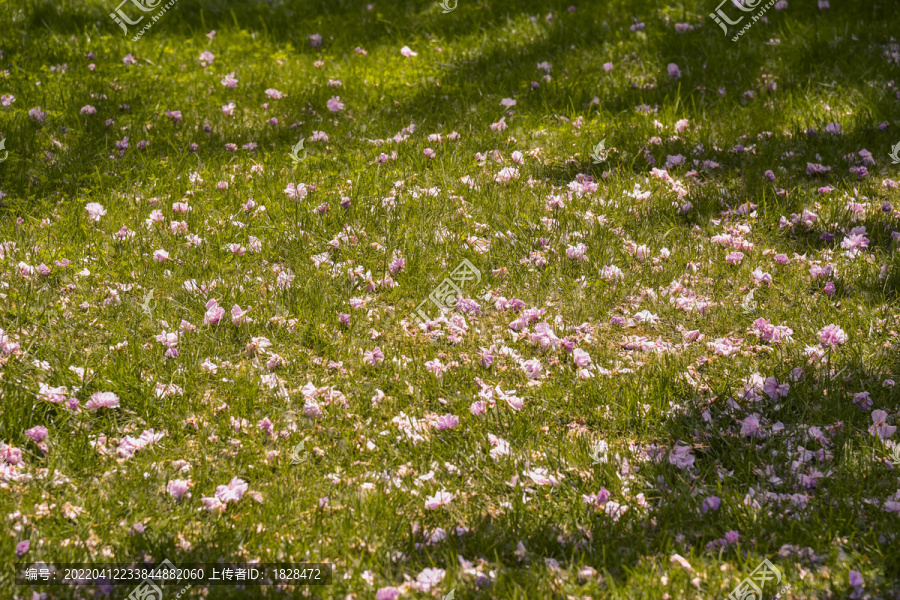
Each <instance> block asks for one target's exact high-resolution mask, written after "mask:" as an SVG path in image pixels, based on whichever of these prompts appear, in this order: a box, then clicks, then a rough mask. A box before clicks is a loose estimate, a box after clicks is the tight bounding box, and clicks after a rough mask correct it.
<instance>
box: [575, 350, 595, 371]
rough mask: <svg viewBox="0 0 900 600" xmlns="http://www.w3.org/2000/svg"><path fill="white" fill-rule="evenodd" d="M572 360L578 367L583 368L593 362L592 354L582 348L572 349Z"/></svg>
mask: <svg viewBox="0 0 900 600" xmlns="http://www.w3.org/2000/svg"><path fill="white" fill-rule="evenodd" d="M572 360H573V361H574V362H575V365H576V366H577V367H578V368H582V369H583V368H585V367H587V366H588V365H590V364H591V355H590V354H588V353H587V352H585V351H584V350H582V349H581V348H575V350H573V351H572Z"/></svg>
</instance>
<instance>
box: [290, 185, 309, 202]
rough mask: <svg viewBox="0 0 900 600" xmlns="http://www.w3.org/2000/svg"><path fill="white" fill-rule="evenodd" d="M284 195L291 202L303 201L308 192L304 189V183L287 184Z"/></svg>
mask: <svg viewBox="0 0 900 600" xmlns="http://www.w3.org/2000/svg"><path fill="white" fill-rule="evenodd" d="M284 193H285V194H287V195H288V198H290V199H292V200H303V199H304V198H306V195H307V193H308V190H307V188H306V184H304V183H297V184H293V183H289V184H287V187H286V188H285V189H284Z"/></svg>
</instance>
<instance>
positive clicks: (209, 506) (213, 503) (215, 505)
mask: <svg viewBox="0 0 900 600" xmlns="http://www.w3.org/2000/svg"><path fill="white" fill-rule="evenodd" d="M200 500H201V501H202V502H203V504H205V505H206V510H208V511H209V512H216V513H223V512H225V508H226V504H225V503H224V502H222V501H221V500H219V499H218V498H216V497H215V496H213V497H212V498H207V497H206V496H203V497H202V498H200Z"/></svg>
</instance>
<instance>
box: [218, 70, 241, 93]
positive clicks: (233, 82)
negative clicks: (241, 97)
mask: <svg viewBox="0 0 900 600" xmlns="http://www.w3.org/2000/svg"><path fill="white" fill-rule="evenodd" d="M237 84H238V80H237V79H235V77H234V71H232V72H231V73H229V74H228V75H226V76H225V77H223V78H222V85H224V86H225V87H227V88H229V89H234V88H236V87H237Z"/></svg>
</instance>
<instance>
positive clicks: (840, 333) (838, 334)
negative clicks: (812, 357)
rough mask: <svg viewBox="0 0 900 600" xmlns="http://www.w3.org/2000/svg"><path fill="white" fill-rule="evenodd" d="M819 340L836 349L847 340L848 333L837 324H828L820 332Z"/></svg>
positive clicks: (823, 344) (824, 344)
mask: <svg viewBox="0 0 900 600" xmlns="http://www.w3.org/2000/svg"><path fill="white" fill-rule="evenodd" d="M819 341H820V342H821V343H822V346H823V347H824V346H827V347H829V348H831V349H832V350H834V349H835V348H837V347H838V346H840V345H842V344H844V343H845V342H846V341H847V334H846V333H845V332H844V330H843V329H841V328H840V327H838V326H837V325H834V324H831V325H826V326H825V327H824V328H823V329H822V330H821V331H820V332H819Z"/></svg>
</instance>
